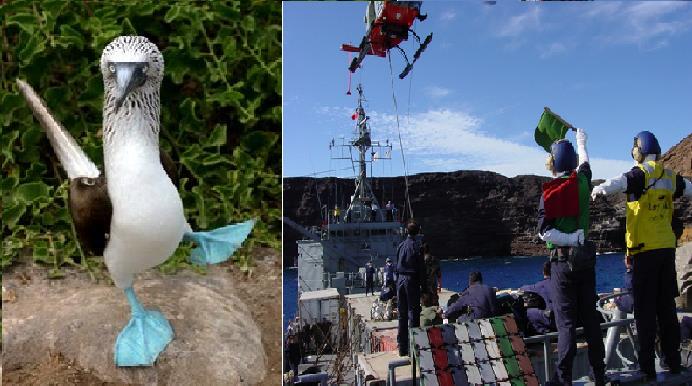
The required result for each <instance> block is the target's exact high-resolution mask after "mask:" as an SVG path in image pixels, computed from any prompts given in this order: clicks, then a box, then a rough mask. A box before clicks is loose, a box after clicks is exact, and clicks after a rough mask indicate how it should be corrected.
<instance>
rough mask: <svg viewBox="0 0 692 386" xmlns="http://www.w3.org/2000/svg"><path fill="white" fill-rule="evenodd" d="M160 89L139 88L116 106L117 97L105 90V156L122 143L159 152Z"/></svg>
mask: <svg viewBox="0 0 692 386" xmlns="http://www.w3.org/2000/svg"><path fill="white" fill-rule="evenodd" d="M159 111H160V107H159V93H158V91H146V90H138V91H135V92H133V93H132V94H131V95H130V96H129V97H128V98H127V100H125V102H124V103H123V104H122V106H121V107H120V109H116V107H115V98H114V97H113V96H112V95H110V93H108V92H107V93H106V95H105V98H104V107H103V144H104V153H105V154H104V155H105V158H106V160H107V159H108V158H109V155H113V153H115V152H117V151H118V149H120V148H123V147H130V148H133V147H134V148H137V150H138V151H142V152H145V153H150V154H152V155H156V159H158V154H159Z"/></svg>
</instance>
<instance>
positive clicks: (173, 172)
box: [159, 149, 178, 188]
mask: <svg viewBox="0 0 692 386" xmlns="http://www.w3.org/2000/svg"><path fill="white" fill-rule="evenodd" d="M159 159H160V160H161V165H163V170H165V171H166V174H168V178H170V179H171V182H173V185H175V187H176V188H177V187H178V169H177V168H176V167H175V162H173V158H171V156H170V155H168V153H166V152H165V151H163V149H159Z"/></svg>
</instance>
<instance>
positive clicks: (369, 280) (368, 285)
mask: <svg viewBox="0 0 692 386" xmlns="http://www.w3.org/2000/svg"><path fill="white" fill-rule="evenodd" d="M374 283H375V267H373V266H372V262H368V263H367V264H366V265H365V295H366V296H367V294H368V291H370V294H372V295H374V294H375V290H374V287H375V286H374Z"/></svg>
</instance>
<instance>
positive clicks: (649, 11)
mask: <svg viewBox="0 0 692 386" xmlns="http://www.w3.org/2000/svg"><path fill="white" fill-rule="evenodd" d="M589 8H590V9H589V10H588V11H587V12H586V13H585V14H584V16H586V17H588V18H592V19H594V21H595V22H596V23H600V24H602V25H608V26H609V32H608V33H607V34H604V35H602V36H601V37H600V39H601V40H602V41H603V42H605V43H611V44H636V45H639V46H640V47H642V48H645V49H656V48H660V47H664V46H666V45H668V42H669V40H670V39H671V38H672V37H674V36H676V35H679V34H681V33H683V32H685V31H687V30H689V29H690V28H692V6H691V5H690V3H689V2H684V1H642V2H632V3H618V2H613V3H610V2H605V3H599V4H598V5H596V4H594V7H589ZM604 23H605V24H604Z"/></svg>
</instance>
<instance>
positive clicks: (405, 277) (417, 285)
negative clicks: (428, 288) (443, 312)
mask: <svg viewBox="0 0 692 386" xmlns="http://www.w3.org/2000/svg"><path fill="white" fill-rule="evenodd" d="M419 230H420V228H419V226H418V224H417V223H416V222H415V221H413V220H411V221H410V222H409V223H408V225H407V226H406V231H407V232H408V236H407V237H406V240H404V241H402V242H401V244H399V247H398V248H397V264H396V272H397V283H396V296H397V300H398V302H399V304H398V309H399V331H398V334H397V343H399V355H400V356H408V354H409V346H408V328H409V327H418V326H419V325H420V311H421V307H420V294H421V289H423V288H425V263H424V262H423V255H422V254H421V246H420V242H419V241H418V240H416V236H417V235H418V232H419Z"/></svg>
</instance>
